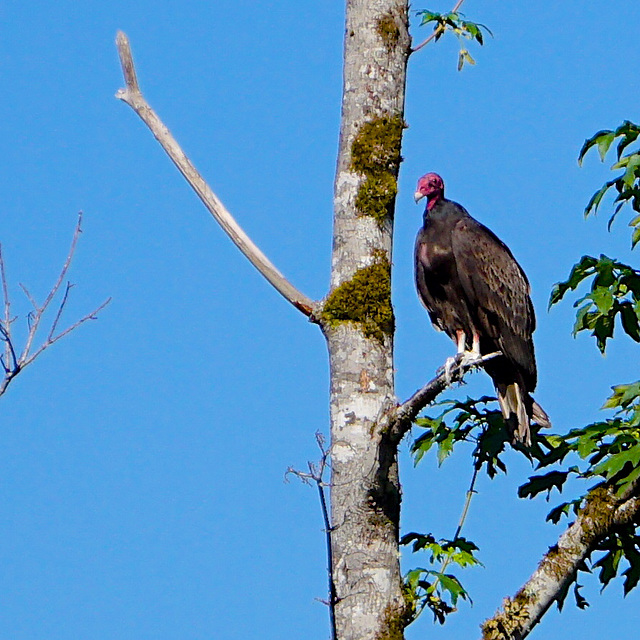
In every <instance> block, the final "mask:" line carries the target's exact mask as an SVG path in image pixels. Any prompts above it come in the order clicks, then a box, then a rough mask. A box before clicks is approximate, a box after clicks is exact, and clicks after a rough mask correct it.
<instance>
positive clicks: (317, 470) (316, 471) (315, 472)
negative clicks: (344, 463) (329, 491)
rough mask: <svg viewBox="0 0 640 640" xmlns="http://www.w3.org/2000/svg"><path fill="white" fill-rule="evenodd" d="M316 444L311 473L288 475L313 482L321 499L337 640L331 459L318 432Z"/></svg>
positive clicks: (333, 633)
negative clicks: (328, 470) (329, 498)
mask: <svg viewBox="0 0 640 640" xmlns="http://www.w3.org/2000/svg"><path fill="white" fill-rule="evenodd" d="M316 442H317V444H318V447H319V448H320V452H321V453H322V456H321V457H320V462H319V463H318V465H316V464H315V463H313V462H309V463H308V465H309V473H304V472H302V471H296V470H295V469H294V468H293V467H289V469H287V473H292V474H293V475H295V476H297V477H298V478H300V480H302V481H303V482H304V483H305V484H310V481H312V480H313V482H315V484H316V486H317V487H318V495H319V497H320V507H321V509H322V519H323V520H324V531H325V536H326V542H327V573H328V575H329V602H328V603H327V604H328V605H329V619H330V622H331V640H336V639H337V637H338V632H337V630H336V614H335V607H336V604H337V602H338V595H337V593H336V584H335V581H334V579H333V547H332V545H331V532H332V531H333V527H332V526H331V520H330V518H329V510H328V508H327V498H326V494H325V487H326V486H327V485H326V483H325V482H324V479H323V477H324V472H325V470H326V468H327V466H328V463H327V460H328V458H329V450H327V449H325V447H324V443H325V440H324V436H323V435H322V434H321V433H320V432H319V431H317V432H316Z"/></svg>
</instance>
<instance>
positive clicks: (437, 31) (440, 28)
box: [411, 0, 464, 53]
mask: <svg viewBox="0 0 640 640" xmlns="http://www.w3.org/2000/svg"><path fill="white" fill-rule="evenodd" d="M463 2H464V0H458V2H456V5H455V7H453V9H451V11H450V12H449V13H456V12H457V11H458V9H459V8H460V7H461V6H462V3H463ZM443 31H444V27H443V26H442V25H441V24H439V25H438V26H437V27H436V28H435V29H434V30H433V33H432V34H431V35H430V36H429V37H428V38H427V39H426V40H424V41H423V42H421V43H420V44H419V45H418V46H417V47H415V48H414V49H411V53H415V52H416V51H420V49H422V47H426V46H427V45H428V44H429V43H430V42H431V41H432V40H433V39H434V38H436V37H437V36H438V35H440V34H441V33H442V32H443Z"/></svg>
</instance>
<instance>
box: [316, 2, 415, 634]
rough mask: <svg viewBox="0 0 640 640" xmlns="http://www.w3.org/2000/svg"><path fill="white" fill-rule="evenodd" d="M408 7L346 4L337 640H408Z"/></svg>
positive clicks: (338, 187)
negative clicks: (395, 413)
mask: <svg viewBox="0 0 640 640" xmlns="http://www.w3.org/2000/svg"><path fill="white" fill-rule="evenodd" d="M407 15H408V6H407V1H406V0H347V15H346V31H345V46H344V91H343V101H342V121H341V128H340V148H339V154H338V165H337V173H336V180H335V199H334V238H333V260H332V273H331V293H330V294H329V296H328V297H327V298H326V300H325V301H324V307H323V311H322V315H321V318H320V322H321V325H322V327H323V331H324V334H325V336H326V338H327V343H328V348H329V358H330V365H331V461H332V477H331V520H332V535H331V539H332V550H333V567H332V570H333V580H334V586H335V594H336V602H335V621H336V633H337V638H338V639H339V640H356V639H357V640H374V639H376V638H394V639H397V638H402V630H403V628H404V613H405V609H406V606H405V602H404V598H403V595H402V581H401V575H400V566H399V558H398V531H399V516H400V484H399V480H398V468H397V457H396V454H397V447H396V446H395V445H394V444H393V443H391V442H390V440H389V438H388V437H387V435H388V434H387V433H386V432H385V430H384V428H383V427H382V426H381V423H380V418H381V417H382V416H384V414H385V412H387V411H388V410H389V409H390V408H391V407H393V406H395V404H396V398H395V393H394V381H393V311H392V308H391V299H390V294H391V289H390V266H391V246H392V230H393V209H394V206H395V194H396V179H397V175H398V168H399V163H400V143H401V137H402V130H403V127H404V121H403V114H404V96H405V81H406V66H407V60H408V56H409V50H410V39H409V34H408V24H407V22H408V19H407Z"/></svg>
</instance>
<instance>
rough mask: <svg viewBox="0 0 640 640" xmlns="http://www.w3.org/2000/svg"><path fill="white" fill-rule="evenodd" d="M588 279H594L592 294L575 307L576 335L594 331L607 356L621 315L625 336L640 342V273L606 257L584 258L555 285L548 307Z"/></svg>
mask: <svg viewBox="0 0 640 640" xmlns="http://www.w3.org/2000/svg"><path fill="white" fill-rule="evenodd" d="M589 278H593V281H592V283H591V291H590V292H589V293H588V294H587V295H585V296H583V297H582V298H580V299H579V300H577V301H576V302H575V303H574V305H573V306H574V307H576V308H577V309H578V311H577V312H576V322H575V324H574V327H573V335H574V336H576V335H577V334H578V333H579V332H580V331H591V335H592V336H594V337H595V338H596V343H597V345H598V348H599V349H600V351H601V353H604V352H605V350H606V346H607V340H609V339H610V338H612V337H613V331H614V327H615V319H616V317H617V316H619V317H620V321H621V324H622V328H623V330H624V331H625V333H626V334H627V335H628V336H629V337H631V338H632V339H633V340H635V341H636V342H640V271H637V270H636V269H634V268H633V267H630V266H629V265H626V264H623V263H622V262H618V261H616V260H613V259H612V258H608V257H607V256H605V255H601V256H600V257H599V258H594V257H592V256H583V257H582V258H581V260H580V262H578V263H577V264H576V265H574V267H573V269H572V270H571V273H570V274H569V277H568V278H567V279H566V280H564V281H563V282H559V283H557V284H556V285H554V287H553V290H552V292H551V298H550V300H549V307H552V306H553V305H554V304H557V303H558V302H560V300H562V298H563V297H564V296H565V294H566V293H567V292H568V291H575V290H576V289H577V288H578V286H579V285H580V284H581V283H582V282H583V281H585V280H588V279H589Z"/></svg>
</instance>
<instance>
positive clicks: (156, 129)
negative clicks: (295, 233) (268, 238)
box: [116, 31, 316, 321]
mask: <svg viewBox="0 0 640 640" xmlns="http://www.w3.org/2000/svg"><path fill="white" fill-rule="evenodd" d="M116 46H117V47H118V54H119V56H120V63H121V65H122V72H123V74H124V79H125V83H126V88H124V89H120V90H118V92H117V93H116V98H118V99H119V100H122V101H123V102H126V103H127V104H128V105H129V106H130V107H131V108H132V109H133V110H134V111H135V112H136V113H137V114H138V116H139V117H140V118H141V119H142V121H143V122H144V123H145V124H146V125H147V127H149V129H150V130H151V133H152V134H153V135H154V137H155V139H156V140H157V141H158V142H159V143H160V146H161V147H162V148H163V149H164V150H165V152H166V153H167V155H168V156H169V157H170V158H171V160H172V161H173V163H174V164H175V165H176V167H177V168H178V170H179V171H180V173H181V174H182V175H183V176H184V178H185V179H186V181H187V182H188V183H189V185H190V186H191V187H192V189H193V190H194V191H195V192H196V194H197V195H198V197H199V198H200V200H202V202H203V204H204V205H205V207H206V208H207V209H208V210H209V212H210V213H211V215H212V216H213V217H214V219H215V220H216V222H217V223H218V224H219V225H220V226H221V227H222V228H223V230H224V231H225V233H226V234H227V235H228V236H229V238H231V241H232V242H233V243H234V244H235V245H236V246H237V247H238V249H240V251H241V252H242V253H243V254H244V255H245V257H246V258H247V259H248V260H249V261H250V262H251V264H252V265H253V266H254V267H255V268H256V269H257V270H258V271H259V272H260V273H261V274H262V275H263V276H264V277H265V278H266V279H267V281H268V282H269V283H270V284H271V285H273V286H274V287H275V288H276V290H277V291H278V292H279V293H280V294H281V295H282V296H284V298H285V299H286V300H288V301H289V302H290V303H291V304H292V305H293V306H294V307H295V308H296V309H298V310H299V311H301V312H302V313H304V315H306V316H307V317H308V318H310V319H311V320H312V321H314V316H313V308H314V306H316V305H315V303H314V302H313V301H312V300H311V299H310V298H308V297H307V296H305V295H304V294H303V293H301V292H300V291H298V289H296V288H295V287H294V286H293V285H292V284H291V283H290V282H289V281H288V280H287V279H286V278H285V277H284V276H283V275H282V274H281V273H280V272H279V271H278V269H276V267H275V266H274V265H273V264H272V263H271V261H270V260H269V259H268V258H267V257H266V256H265V255H264V254H263V253H262V251H260V249H259V248H258V247H257V246H256V245H255V243H254V242H253V241H252V240H251V238H249V236H248V235H247V234H246V233H245V232H244V230H243V229H242V228H241V227H240V225H239V224H238V223H237V222H236V221H235V219H234V218H233V216H232V215H231V214H230V213H229V211H228V210H227V209H226V208H225V206H224V205H223V204H222V202H221V201H220V200H219V198H218V197H217V196H216V195H215V193H213V191H212V190H211V188H210V187H209V185H208V184H207V183H206V182H205V180H204V178H203V177H202V176H201V175H200V173H199V172H198V170H197V169H196V168H195V167H194V166H193V164H192V163H191V161H190V160H189V158H187V156H186V155H185V153H184V151H182V149H181V148H180V145H179V144H178V143H177V141H176V140H175V138H174V137H173V136H172V135H171V132H170V131H169V129H167V127H166V126H165V125H164V123H163V122H162V121H161V120H160V118H159V117H158V116H157V115H156V113H155V112H154V111H153V109H152V108H151V107H150V106H149V104H148V102H147V101H146V100H145V98H144V96H143V95H142V93H141V92H140V87H139V85H138V79H137V76H136V71H135V66H134V63H133V56H132V55H131V47H130V45H129V39H128V38H127V36H126V34H124V33H123V32H122V31H118V34H117V36H116Z"/></svg>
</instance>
